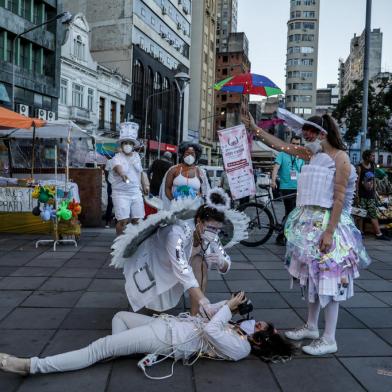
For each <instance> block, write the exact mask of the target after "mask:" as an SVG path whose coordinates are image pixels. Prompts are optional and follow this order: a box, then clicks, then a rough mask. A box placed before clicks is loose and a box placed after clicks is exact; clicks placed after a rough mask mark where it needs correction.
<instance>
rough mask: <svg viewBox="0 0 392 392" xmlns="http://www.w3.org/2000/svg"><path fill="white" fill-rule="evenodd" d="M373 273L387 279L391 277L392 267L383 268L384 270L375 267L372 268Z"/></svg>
mask: <svg viewBox="0 0 392 392" xmlns="http://www.w3.org/2000/svg"><path fill="white" fill-rule="evenodd" d="M373 273H374V274H375V275H377V276H379V277H381V278H383V279H388V280H390V279H392V269H384V270H381V269H376V270H373Z"/></svg>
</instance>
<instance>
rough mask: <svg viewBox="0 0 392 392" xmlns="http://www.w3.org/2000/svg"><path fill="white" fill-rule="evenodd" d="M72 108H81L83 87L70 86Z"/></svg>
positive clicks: (74, 84)
mask: <svg viewBox="0 0 392 392" xmlns="http://www.w3.org/2000/svg"><path fill="white" fill-rule="evenodd" d="M72 106H77V107H79V108H82V107H83V86H81V85H80V84H76V83H73V84H72Z"/></svg>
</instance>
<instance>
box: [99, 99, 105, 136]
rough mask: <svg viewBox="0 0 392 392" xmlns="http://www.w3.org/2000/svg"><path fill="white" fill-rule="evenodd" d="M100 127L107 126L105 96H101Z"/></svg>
mask: <svg viewBox="0 0 392 392" xmlns="http://www.w3.org/2000/svg"><path fill="white" fill-rule="evenodd" d="M98 126H99V129H104V128H105V98H102V97H99V124H98Z"/></svg>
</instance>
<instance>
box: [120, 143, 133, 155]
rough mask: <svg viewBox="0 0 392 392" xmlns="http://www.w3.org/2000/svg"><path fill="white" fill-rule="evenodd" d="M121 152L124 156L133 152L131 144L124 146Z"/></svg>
mask: <svg viewBox="0 0 392 392" xmlns="http://www.w3.org/2000/svg"><path fill="white" fill-rule="evenodd" d="M122 150H123V151H124V152H125V154H130V153H131V152H132V151H133V146H132V145H131V144H124V145H123V146H122Z"/></svg>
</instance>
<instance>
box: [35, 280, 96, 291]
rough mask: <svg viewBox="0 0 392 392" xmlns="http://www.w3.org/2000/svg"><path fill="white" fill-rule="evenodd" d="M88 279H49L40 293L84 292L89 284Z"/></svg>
mask: <svg viewBox="0 0 392 392" xmlns="http://www.w3.org/2000/svg"><path fill="white" fill-rule="evenodd" d="M91 280H92V279H90V278H49V279H48V280H47V281H46V282H45V283H44V284H43V285H42V286H41V287H40V290H41V291H79V290H85V289H86V288H87V287H88V286H89V284H90V283H91Z"/></svg>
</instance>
